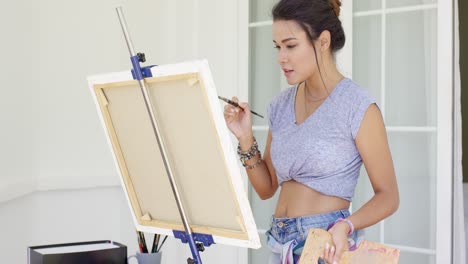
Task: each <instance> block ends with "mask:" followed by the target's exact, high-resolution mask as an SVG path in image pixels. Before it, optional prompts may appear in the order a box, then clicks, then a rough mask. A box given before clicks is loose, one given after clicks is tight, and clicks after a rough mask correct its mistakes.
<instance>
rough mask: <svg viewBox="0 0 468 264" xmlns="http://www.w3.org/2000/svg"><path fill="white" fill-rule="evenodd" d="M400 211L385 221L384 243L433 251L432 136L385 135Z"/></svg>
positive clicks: (434, 151) (434, 144)
mask: <svg viewBox="0 0 468 264" xmlns="http://www.w3.org/2000/svg"><path fill="white" fill-rule="evenodd" d="M389 143H390V147H391V151H392V153H393V160H394V165H395V172H396V175H397V180H398V187H399V190H400V207H399V209H398V211H397V212H396V213H395V214H394V215H392V216H391V217H390V218H388V219H387V220H386V221H385V243H390V244H398V245H404V246H411V247H419V248H428V249H434V248H435V239H436V161H437V159H436V158H437V137H436V134H435V133H402V132H392V133H389Z"/></svg>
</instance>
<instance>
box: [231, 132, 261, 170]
mask: <svg viewBox="0 0 468 264" xmlns="http://www.w3.org/2000/svg"><path fill="white" fill-rule="evenodd" d="M259 153H260V151H259V150H258V143H257V140H256V139H255V137H254V138H253V144H252V146H251V147H250V148H249V149H248V150H247V151H242V150H241V146H240V142H239V145H237V154H238V155H239V158H240V161H241V162H242V164H245V161H246V160H249V159H251V158H253V157H255V155H257V154H259ZM244 167H245V166H244Z"/></svg>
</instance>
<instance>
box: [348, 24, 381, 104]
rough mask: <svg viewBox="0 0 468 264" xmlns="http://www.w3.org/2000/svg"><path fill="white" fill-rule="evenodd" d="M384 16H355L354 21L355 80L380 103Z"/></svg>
mask: <svg viewBox="0 0 468 264" xmlns="http://www.w3.org/2000/svg"><path fill="white" fill-rule="evenodd" d="M381 25H382V17H381V16H380V15H376V16H365V17H355V18H354V22H353V80H354V81H356V82H357V83H359V84H360V85H361V86H362V87H364V88H366V89H368V90H369V91H370V92H371V94H372V96H374V97H375V99H376V100H377V103H378V104H379V105H380V93H381V69H382V67H381V65H382V63H381V53H382V48H381V47H382V45H381V43H382V34H381V29H382V27H381Z"/></svg>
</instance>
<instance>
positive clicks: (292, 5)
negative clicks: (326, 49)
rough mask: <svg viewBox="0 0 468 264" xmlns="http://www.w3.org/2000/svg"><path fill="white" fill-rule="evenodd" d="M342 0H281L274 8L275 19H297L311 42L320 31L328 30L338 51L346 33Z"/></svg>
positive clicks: (333, 45)
mask: <svg viewBox="0 0 468 264" xmlns="http://www.w3.org/2000/svg"><path fill="white" fill-rule="evenodd" d="M340 9H341V1H340V0H281V1H279V2H278V3H277V4H276V5H275V6H274V7H273V10H272V15H273V20H275V21H276V20H293V21H296V22H297V23H298V24H299V25H300V26H301V27H302V29H304V31H305V32H306V33H307V36H308V38H309V40H310V42H311V43H313V42H314V41H315V40H317V38H318V36H320V33H322V32H323V31H324V30H328V31H329V32H330V35H331V50H332V51H333V52H336V51H338V50H340V49H341V48H343V46H344V44H345V34H344V30H343V26H342V25H341V21H340V19H339V18H338V17H339V15H340Z"/></svg>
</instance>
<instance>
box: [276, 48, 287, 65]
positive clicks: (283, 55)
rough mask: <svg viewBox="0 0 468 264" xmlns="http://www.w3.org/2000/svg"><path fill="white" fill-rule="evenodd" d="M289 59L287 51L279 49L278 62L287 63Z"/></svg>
mask: <svg viewBox="0 0 468 264" xmlns="http://www.w3.org/2000/svg"><path fill="white" fill-rule="evenodd" d="M287 61H288V55H287V54H286V52H284V51H282V50H279V51H278V63H279V64H282V63H285V62H287Z"/></svg>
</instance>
